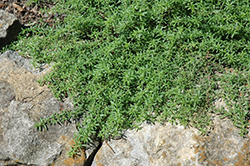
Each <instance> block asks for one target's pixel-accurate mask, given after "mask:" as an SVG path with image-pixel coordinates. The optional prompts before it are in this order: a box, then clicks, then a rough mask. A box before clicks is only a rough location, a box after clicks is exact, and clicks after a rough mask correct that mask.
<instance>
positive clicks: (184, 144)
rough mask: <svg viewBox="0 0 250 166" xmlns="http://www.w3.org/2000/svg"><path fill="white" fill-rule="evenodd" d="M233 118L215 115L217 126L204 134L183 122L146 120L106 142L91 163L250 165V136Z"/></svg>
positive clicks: (125, 165)
mask: <svg viewBox="0 0 250 166" xmlns="http://www.w3.org/2000/svg"><path fill="white" fill-rule="evenodd" d="M238 132H239V129H238V128H236V127H235V126H233V124H232V122H231V121H230V120H221V119H219V118H218V117H217V116H215V117H214V130H212V131H211V132H210V134H209V135H208V136H201V135H199V132H198V130H197V129H195V128H186V129H185V128H184V127H183V126H181V125H172V124H170V123H166V124H165V125H160V124H158V123H157V124H155V125H149V124H143V125H142V130H139V131H134V130H128V131H126V132H125V136H124V138H123V139H120V140H111V141H110V142H108V144H109V145H110V147H111V148H112V149H113V150H114V151H115V153H113V152H112V150H111V149H110V148H109V146H108V145H107V144H106V143H104V144H103V146H102V147H101V149H100V150H99V151H98V153H97V155H96V156H95V159H94V162H93V164H92V166H98V165H108V166H117V165H119V166H134V165H137V166H165V165H173V166H174V165H176V166H177V165H183V166H189V165H197V166H204V165H250V158H249V156H250V146H249V145H250V140H249V137H248V138H243V137H241V136H239V134H238Z"/></svg>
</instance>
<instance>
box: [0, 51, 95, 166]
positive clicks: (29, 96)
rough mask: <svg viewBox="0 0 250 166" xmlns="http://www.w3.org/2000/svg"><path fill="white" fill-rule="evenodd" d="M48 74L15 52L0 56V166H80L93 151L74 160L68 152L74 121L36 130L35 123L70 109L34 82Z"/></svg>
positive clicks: (67, 101)
mask: <svg viewBox="0 0 250 166" xmlns="http://www.w3.org/2000/svg"><path fill="white" fill-rule="evenodd" d="M49 71H50V66H49V65H46V64H40V66H39V67H38V68H36V69H35V68H32V66H31V65H30V60H29V59H26V58H23V57H21V56H19V55H18V53H17V52H14V51H6V52H5V53H3V54H1V55H0V166H3V165H38V166H47V165H52V164H53V165H54V166H69V165H75V166H77V165H83V164H84V163H85V162H86V158H87V157H88V155H91V154H92V151H93V150H94V149H89V150H88V151H86V153H85V151H82V152H81V153H79V154H78V156H76V157H75V158H74V159H72V158H70V157H69V156H68V155H67V153H68V151H69V150H70V147H71V146H73V144H74V141H73V137H74V133H75V132H77V130H76V125H75V122H74V121H72V122H71V123H67V124H60V125H59V124H56V125H48V126H47V127H48V130H43V131H38V130H37V129H36V128H35V122H39V121H40V118H46V117H49V116H50V115H52V114H53V113H55V112H57V113H59V112H60V111H62V110H64V109H68V110H73V104H72V102H71V100H70V99H65V100H64V101H60V100H58V99H56V98H54V97H53V94H52V92H51V91H50V89H49V88H48V87H46V86H43V87H41V86H39V84H38V83H37V80H38V79H39V78H41V77H42V76H44V75H45V74H46V73H48V72H49Z"/></svg>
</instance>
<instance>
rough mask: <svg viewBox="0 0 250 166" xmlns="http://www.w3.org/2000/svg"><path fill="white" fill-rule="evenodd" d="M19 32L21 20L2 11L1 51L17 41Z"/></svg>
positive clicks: (0, 26) (0, 14) (0, 15)
mask: <svg viewBox="0 0 250 166" xmlns="http://www.w3.org/2000/svg"><path fill="white" fill-rule="evenodd" d="M19 32H21V23H20V22H19V20H18V19H17V18H16V17H15V16H14V15H13V14H10V13H8V12H5V11H4V10H0V49H1V48H2V47H4V46H6V45H7V44H9V43H11V42H12V41H14V40H16V39H17V35H18V33H19Z"/></svg>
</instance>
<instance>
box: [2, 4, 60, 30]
mask: <svg viewBox="0 0 250 166" xmlns="http://www.w3.org/2000/svg"><path fill="white" fill-rule="evenodd" d="M29 1H30V0H1V1H0V9H2V10H5V11H7V12H9V13H12V14H14V15H15V16H16V17H17V18H18V19H19V20H20V22H21V24H22V25H23V26H24V27H28V26H31V25H34V24H40V23H41V20H43V21H44V22H46V23H47V24H48V25H50V26H52V25H53V23H54V19H53V18H56V19H59V20H63V18H64V16H63V15H58V14H53V13H52V12H50V13H48V14H47V13H45V12H43V11H42V9H44V8H49V9H51V8H53V7H54V6H55V3H52V2H50V0H46V1H44V2H43V1H40V2H39V4H35V3H31V4H28V2H29Z"/></svg>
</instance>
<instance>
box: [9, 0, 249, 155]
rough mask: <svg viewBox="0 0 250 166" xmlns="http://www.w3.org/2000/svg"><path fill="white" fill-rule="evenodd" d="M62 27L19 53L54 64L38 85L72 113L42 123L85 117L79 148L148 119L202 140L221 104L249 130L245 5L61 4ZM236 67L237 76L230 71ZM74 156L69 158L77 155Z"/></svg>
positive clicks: (39, 29)
mask: <svg viewBox="0 0 250 166" xmlns="http://www.w3.org/2000/svg"><path fill="white" fill-rule="evenodd" d="M57 2H58V3H57V5H56V7H55V8H54V12H59V13H64V14H66V15H67V16H66V17H65V20H64V22H63V24H58V25H54V26H53V27H49V26H46V25H44V26H35V27H32V28H31V29H29V30H25V31H24V32H23V34H26V33H27V32H32V34H33V36H32V37H30V38H25V37H21V38H20V39H19V41H18V42H17V43H15V44H14V45H13V47H12V48H13V49H18V48H22V51H23V53H24V54H25V52H26V53H29V54H30V55H31V56H32V58H33V60H34V61H33V62H34V64H35V63H36V62H39V63H41V62H46V63H51V62H54V65H53V70H52V71H51V72H50V73H49V74H48V75H47V76H46V77H44V78H43V79H42V80H41V81H40V82H41V83H46V84H48V85H49V87H50V88H51V89H52V90H53V92H54V95H55V96H56V97H57V98H61V99H62V98H65V97H71V98H72V99H73V101H74V106H75V110H73V111H66V112H63V113H61V114H54V115H52V116H51V117H50V118H48V119H43V120H42V121H41V122H39V123H37V127H42V126H43V125H46V124H48V123H53V122H57V121H64V120H69V119H77V118H82V119H83V121H82V123H81V124H78V130H79V133H78V134H77V135H76V138H75V139H76V142H77V144H76V147H75V149H73V150H76V149H77V148H78V147H80V146H82V144H83V143H87V142H88V141H90V140H91V139H90V138H91V136H92V135H93V134H97V135H98V137H99V138H109V137H112V136H115V135H118V134H120V132H121V131H122V130H124V129H128V128H135V127H138V126H139V125H140V123H142V122H143V121H151V122H155V121H160V122H163V121H166V120H167V121H170V122H176V121H177V120H178V122H179V123H181V124H183V125H192V126H194V127H197V128H198V129H200V131H201V132H203V133H206V130H207V126H208V125H209V124H210V123H211V122H210V117H209V115H210V114H211V113H212V112H214V111H215V110H216V109H215V108H214V107H213V102H214V100H215V99H219V98H224V99H225V101H226V102H227V104H228V107H229V111H226V110H225V109H223V108H222V109H220V110H218V111H219V112H220V113H221V114H222V115H224V116H227V117H229V118H231V119H232V120H233V122H234V124H235V125H236V126H238V127H240V128H241V134H242V135H244V134H245V133H246V129H247V125H249V123H248V120H249V117H250V113H249V101H248V100H249V99H248V94H249V73H250V72H249V67H250V58H249V50H250V43H249V41H250V40H249V39H250V35H249V32H250V29H249V27H250V26H249V21H250V17H248V16H249V14H250V6H249V3H248V1H246V0H244V1H236V0H235V1H233V0H232V1H225V0H223V1H189V0H172V1H164V0H158V1H147V0H132V1H130V0H124V1H111V0H107V1H101V0H93V1H86V0H58V1H57ZM229 68H231V69H233V70H234V71H235V72H228V69H229ZM72 152H73V151H72Z"/></svg>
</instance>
